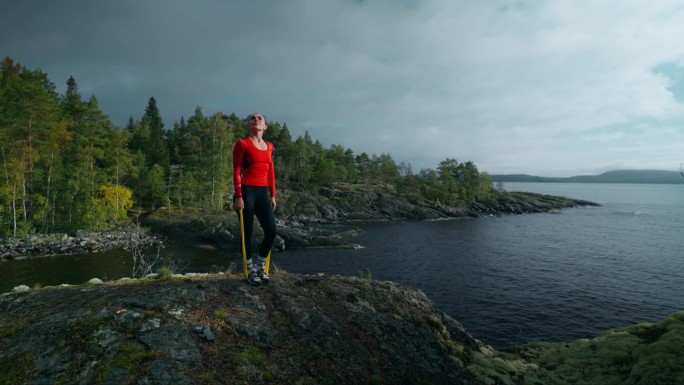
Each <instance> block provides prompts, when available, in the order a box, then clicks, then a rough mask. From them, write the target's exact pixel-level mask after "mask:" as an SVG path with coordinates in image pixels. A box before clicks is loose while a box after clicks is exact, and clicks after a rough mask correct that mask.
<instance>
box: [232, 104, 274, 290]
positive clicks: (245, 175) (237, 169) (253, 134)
mask: <svg viewBox="0 0 684 385" xmlns="http://www.w3.org/2000/svg"><path fill="white" fill-rule="evenodd" d="M247 124H248V126H249V135H248V136H247V137H246V138H244V139H240V140H238V141H237V142H236V143H235V146H234V147H233V186H234V187H235V196H234V202H233V203H234V207H235V210H236V211H243V220H244V232H245V234H244V237H245V251H246V253H247V255H246V258H247V269H248V276H247V282H248V283H250V284H251V285H254V286H258V285H260V284H261V283H268V282H269V281H270V278H269V276H268V275H267V274H266V272H265V271H264V267H265V264H266V257H267V256H268V253H269V252H270V251H271V247H273V241H274V240H275V237H276V223H275V214H274V213H273V212H274V211H275V208H276V189H275V170H274V167H273V144H272V143H270V142H267V141H266V140H264V139H263V135H264V131H266V129H267V128H268V126H267V125H266V117H264V115H263V114H260V113H255V114H251V115H249V117H248V118H247ZM254 215H256V217H257V219H258V220H259V224H261V227H262V229H263V230H264V239H263V240H262V241H261V244H260V245H259V254H258V256H257V262H256V264H254V263H253V261H252V248H251V244H252V232H253V230H254Z"/></svg>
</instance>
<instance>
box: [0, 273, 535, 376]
mask: <svg viewBox="0 0 684 385" xmlns="http://www.w3.org/2000/svg"><path fill="white" fill-rule="evenodd" d="M516 365H517V366H516ZM526 368H527V367H526V366H525V364H523V363H522V361H518V362H517V363H510V362H505V364H504V361H503V360H501V359H500V358H497V354H496V353H495V352H494V351H493V350H492V349H491V348H488V347H486V346H484V345H483V344H482V343H480V342H479V341H477V340H475V339H474V338H473V337H471V336H470V335H469V334H468V333H467V332H466V331H465V330H464V329H463V327H462V326H461V325H460V324H459V323H458V322H456V321H455V320H453V319H452V318H450V317H449V316H448V315H446V314H444V313H441V312H439V311H437V310H436V309H435V308H434V306H433V304H432V302H431V301H430V300H429V299H428V298H427V297H426V296H425V295H424V294H423V293H422V292H420V291H417V290H414V289H411V288H409V287H406V286H403V285H399V284H395V283H392V282H380V281H372V280H369V279H365V278H355V277H340V276H324V275H315V276H306V275H294V274H287V273H280V274H279V273H275V274H274V279H273V282H272V283H271V284H269V285H267V286H261V287H257V288H255V287H251V286H249V285H247V284H246V283H244V281H242V280H241V279H239V277H236V276H201V277H188V276H180V277H176V278H171V279H144V280H140V281H117V282H109V283H104V284H99V285H84V286H77V287H51V288H43V289H38V290H28V291H19V292H14V293H7V294H3V295H2V296H0V383H3V384H5V383H7V384H55V383H64V384H94V383H100V384H122V385H123V384H200V383H206V384H368V383H370V384H471V385H472V384H491V383H494V381H503V382H502V383H513V382H511V381H512V380H511V378H515V377H516V376H517V374H518V372H519V371H523V370H526Z"/></svg>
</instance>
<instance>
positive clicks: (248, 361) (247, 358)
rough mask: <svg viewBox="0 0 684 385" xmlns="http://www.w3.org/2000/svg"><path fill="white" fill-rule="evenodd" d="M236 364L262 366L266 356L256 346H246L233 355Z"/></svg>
mask: <svg viewBox="0 0 684 385" xmlns="http://www.w3.org/2000/svg"><path fill="white" fill-rule="evenodd" d="M234 359H235V361H236V363H237V364H238V365H250V366H254V367H256V368H263V367H264V366H265V365H266V356H265V355H264V353H262V352H261V350H259V348H258V347H256V346H248V347H247V348H246V349H245V350H243V351H242V352H240V353H238V354H236V356H235V357H234Z"/></svg>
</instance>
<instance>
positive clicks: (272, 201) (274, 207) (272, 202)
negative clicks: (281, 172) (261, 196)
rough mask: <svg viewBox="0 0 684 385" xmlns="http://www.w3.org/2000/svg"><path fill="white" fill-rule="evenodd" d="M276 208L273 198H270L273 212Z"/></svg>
mask: <svg viewBox="0 0 684 385" xmlns="http://www.w3.org/2000/svg"><path fill="white" fill-rule="evenodd" d="M276 206H277V205H276V200H275V197H272V198H271V207H272V208H273V211H275V209H276Z"/></svg>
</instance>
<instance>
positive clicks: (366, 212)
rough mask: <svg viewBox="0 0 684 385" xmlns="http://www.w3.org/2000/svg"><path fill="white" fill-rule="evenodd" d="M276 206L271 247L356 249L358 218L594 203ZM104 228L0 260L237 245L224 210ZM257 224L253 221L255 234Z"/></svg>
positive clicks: (326, 195) (314, 200)
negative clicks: (180, 245)
mask: <svg viewBox="0 0 684 385" xmlns="http://www.w3.org/2000/svg"><path fill="white" fill-rule="evenodd" d="M283 195H284V199H281V201H280V204H279V207H278V211H277V214H278V218H277V224H278V233H279V234H278V237H277V238H276V243H275V245H274V248H275V249H277V250H281V251H282V250H284V249H285V247H288V248H320V247H325V248H355V247H360V245H358V244H356V243H354V236H355V235H357V234H358V233H359V231H360V230H359V228H358V227H356V226H355V223H357V222H363V221H391V220H438V219H468V218H479V217H485V216H499V215H518V214H530V213H541V212H550V211H555V210H560V209H565V208H570V207H579V206H597V204H596V203H593V202H588V201H584V200H578V199H571V198H565V197H558V196H551V195H542V194H534V193H522V192H510V193H508V192H507V193H502V192H496V193H494V194H493V196H492V197H490V198H489V199H487V200H476V201H475V202H474V203H472V204H471V205H470V206H468V207H453V206H449V205H445V204H440V203H435V202H425V201H421V200H419V199H417V198H415V197H406V196H403V195H401V194H399V193H396V192H393V191H391V190H382V189H375V190H373V189H371V190H366V189H359V188H347V189H329V188H324V189H321V191H319V192H318V193H317V194H314V193H312V192H297V193H293V192H289V193H284V194H283ZM142 225H143V227H145V228H147V229H149V231H146V230H145V229H143V228H141V227H140V226H135V225H130V226H126V227H118V228H115V229H111V230H109V231H106V232H99V233H96V232H86V231H77V232H76V233H74V234H51V235H30V236H26V237H21V238H11V239H4V240H2V241H1V242H0V262H1V261H2V260H9V259H18V258H30V257H38V256H50V255H67V254H85V253H97V252H101V251H106V250H111V249H129V248H131V247H151V246H160V245H162V244H163V242H164V241H173V242H181V243H185V244H196V245H209V246H211V247H215V248H220V249H238V248H239V247H240V228H239V222H238V220H237V215H235V214H234V213H233V212H231V211H230V210H224V211H220V212H202V211H193V210H187V209H186V211H183V212H177V211H176V210H167V209H165V208H161V209H158V210H156V211H155V212H153V213H149V214H148V215H146V216H145V217H144V218H143V220H142ZM260 231H261V229H260V228H259V226H255V232H256V235H257V237H255V241H257V240H258V237H259V235H260Z"/></svg>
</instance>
